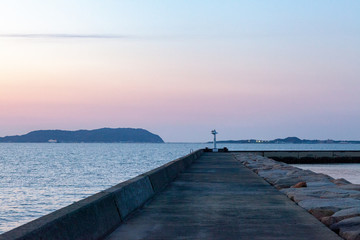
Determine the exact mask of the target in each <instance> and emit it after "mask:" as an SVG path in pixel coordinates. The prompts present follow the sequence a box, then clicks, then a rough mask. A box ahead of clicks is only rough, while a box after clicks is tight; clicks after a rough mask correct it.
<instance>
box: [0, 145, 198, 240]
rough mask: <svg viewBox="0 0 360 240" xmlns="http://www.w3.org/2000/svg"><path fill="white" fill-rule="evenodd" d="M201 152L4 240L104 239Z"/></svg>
mask: <svg viewBox="0 0 360 240" xmlns="http://www.w3.org/2000/svg"><path fill="white" fill-rule="evenodd" d="M202 152H203V150H198V151H196V152H193V153H191V154H189V155H187V156H184V157H181V158H178V159H176V160H174V161H171V162H169V163H167V164H165V165H163V166H161V167H159V168H157V169H154V170H152V171H150V172H147V173H144V174H142V175H140V176H137V177H135V178H133V179H130V180H128V181H125V182H123V183H120V184H118V185H116V186H113V187H111V188H109V189H106V190H104V191H102V192H99V193H97V194H95V195H92V196H90V197H87V198H85V199H83V200H80V201H78V202H75V203H74V204H71V205H69V206H67V207H64V208H62V209H59V210H57V211H55V212H53V213H50V214H48V215H45V216H43V217H41V218H38V219H36V220H34V221H31V222H29V223H27V224H24V225H22V226H20V227H17V228H15V229H13V230H11V231H9V232H6V233H4V234H1V235H0V240H15V239H16V240H38V239H47V240H54V239H59V240H91V239H103V238H104V237H105V236H107V235H108V234H109V233H111V232H113V231H114V230H115V229H116V228H117V227H118V226H119V225H120V224H121V222H122V220H123V219H126V218H127V217H128V215H131V213H132V212H133V211H135V210H136V209H138V208H140V207H141V206H142V205H143V204H144V203H145V202H146V201H148V200H149V199H151V198H152V197H153V196H154V195H155V194H156V193H158V192H160V191H161V190H162V189H164V188H165V187H166V186H167V185H168V184H169V183H170V182H171V181H172V180H173V179H174V178H176V177H177V175H178V174H179V173H180V172H181V171H183V170H184V169H185V168H186V167H187V166H189V165H190V164H191V163H192V162H193V161H194V160H195V159H197V158H198V157H200V156H201V154H202Z"/></svg>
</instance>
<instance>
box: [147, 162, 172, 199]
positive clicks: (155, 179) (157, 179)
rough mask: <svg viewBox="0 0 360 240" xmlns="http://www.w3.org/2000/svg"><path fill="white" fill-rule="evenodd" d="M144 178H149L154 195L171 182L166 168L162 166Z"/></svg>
mask: <svg viewBox="0 0 360 240" xmlns="http://www.w3.org/2000/svg"><path fill="white" fill-rule="evenodd" d="M142 176H148V177H149V180H150V183H151V185H152V188H153V191H154V193H158V192H160V191H162V190H163V189H164V188H165V187H166V186H167V185H168V184H169V182H170V180H169V178H168V175H167V173H166V167H165V166H161V167H158V168H156V169H154V170H151V171H150V172H147V173H144V174H143V175H142Z"/></svg>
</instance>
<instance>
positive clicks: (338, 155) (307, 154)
mask: <svg viewBox="0 0 360 240" xmlns="http://www.w3.org/2000/svg"><path fill="white" fill-rule="evenodd" d="M241 153H251V154H256V155H261V156H263V157H267V158H271V159H274V160H276V161H280V162H284V163H290V164H312V163H360V151H329V150H323V151H315V150H312V151H311V150H306V151H305V150H304V151H300V150H297V151H289V150H277V151H241Z"/></svg>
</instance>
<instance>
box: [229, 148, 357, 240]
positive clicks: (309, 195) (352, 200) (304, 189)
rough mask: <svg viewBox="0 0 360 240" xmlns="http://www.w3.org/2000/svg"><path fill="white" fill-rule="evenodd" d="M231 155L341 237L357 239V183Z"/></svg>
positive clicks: (275, 162)
mask: <svg viewBox="0 0 360 240" xmlns="http://www.w3.org/2000/svg"><path fill="white" fill-rule="evenodd" d="M234 155H235V157H236V159H237V160H239V161H240V162H241V163H242V164H244V165H245V166H246V167H248V168H249V169H251V170H252V171H254V172H255V173H257V174H258V175H259V176H261V177H262V178H264V179H265V180H266V181H267V182H269V183H270V184H271V185H273V186H275V187H276V188H277V189H279V190H280V191H281V192H283V193H284V194H286V195H287V196H288V197H289V198H290V199H291V200H293V201H294V202H296V203H297V204H298V205H299V206H301V207H303V208H304V209H306V210H307V211H308V212H310V213H311V214H312V215H314V216H315V217H316V218H317V219H318V220H320V221H321V222H322V223H324V224H325V225H327V226H328V227H329V228H330V229H332V230H333V231H335V232H336V233H338V234H339V235H340V236H341V237H343V238H344V239H347V240H355V239H360V184H352V183H350V182H348V181H346V180H345V179H334V178H332V177H330V176H328V175H325V174H321V173H315V172H312V171H310V170H303V169H299V168H296V167H293V166H290V165H288V164H286V163H282V162H277V161H274V160H272V159H269V158H266V157H262V156H258V155H254V154H248V153H234Z"/></svg>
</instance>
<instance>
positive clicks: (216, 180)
mask: <svg viewBox="0 0 360 240" xmlns="http://www.w3.org/2000/svg"><path fill="white" fill-rule="evenodd" d="M106 239H108V240H113V239H277V240H279V239H318V240H321V239H324V240H325V239H326V240H331V239H341V238H340V237H339V236H338V235H337V234H335V233H334V232H332V231H331V230H330V229H328V228H327V227H326V226H325V225H323V224H322V223H321V222H319V221H318V220H317V219H316V218H315V217H313V216H312V215H310V214H309V213H308V212H307V211H305V210H304V209H302V208H301V207H299V206H298V205H296V204H295V203H294V202H292V201H291V200H289V199H288V198H287V197H286V196H285V195H284V194H282V193H280V192H279V191H278V190H276V189H275V188H274V187H272V186H271V185H269V184H268V183H267V182H265V181H264V180H263V179H262V178H260V177H259V176H258V175H256V174H255V173H253V172H252V171H251V170H249V169H247V168H246V167H244V166H243V165H242V164H241V163H239V162H238V161H237V160H235V158H234V157H233V155H232V153H204V154H203V155H202V156H201V157H200V158H199V159H197V160H196V161H194V162H193V164H192V165H191V166H190V167H189V168H187V169H186V170H184V171H183V172H182V173H181V174H180V175H178V177H177V178H176V179H175V181H173V182H172V183H170V185H168V187H167V188H165V190H164V191H162V192H159V193H158V194H157V195H155V196H154V198H153V199H152V200H151V201H150V202H148V203H147V204H146V205H145V206H144V207H143V208H141V209H138V210H137V211H136V212H134V213H133V214H131V215H130V216H128V217H127V218H126V219H124V222H123V223H122V224H121V225H120V226H119V227H118V228H117V229H116V230H115V231H114V232H113V233H112V234H110V235H109V236H108V237H107V238H106Z"/></svg>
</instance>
